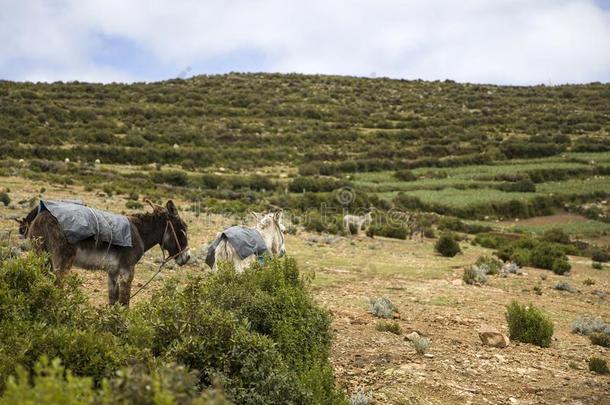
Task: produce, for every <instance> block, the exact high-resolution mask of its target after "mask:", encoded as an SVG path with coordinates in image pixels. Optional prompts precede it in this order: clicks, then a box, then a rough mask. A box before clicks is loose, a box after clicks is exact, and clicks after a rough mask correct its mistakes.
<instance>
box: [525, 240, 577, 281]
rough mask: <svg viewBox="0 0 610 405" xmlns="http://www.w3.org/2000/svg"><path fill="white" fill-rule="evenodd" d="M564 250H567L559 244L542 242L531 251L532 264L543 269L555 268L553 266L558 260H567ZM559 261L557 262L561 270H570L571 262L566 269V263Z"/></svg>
mask: <svg viewBox="0 0 610 405" xmlns="http://www.w3.org/2000/svg"><path fill="white" fill-rule="evenodd" d="M564 252H565V251H564V250H563V248H562V247H561V246H559V245H557V244H553V243H549V242H540V243H539V244H537V245H536V246H535V247H534V248H533V249H532V251H531V254H530V265H531V266H534V267H538V268H541V269H547V270H553V266H554V264H555V262H556V261H557V260H559V262H561V261H565V262H567V257H566V255H565V253H564ZM559 262H557V263H558V267H557V269H558V271H559V272H561V271H563V272H565V271H569V270H570V266H569V264H568V268H567V270H565V268H566V266H565V264H564V263H559ZM557 274H563V273H557Z"/></svg>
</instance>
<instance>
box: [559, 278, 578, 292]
mask: <svg viewBox="0 0 610 405" xmlns="http://www.w3.org/2000/svg"><path fill="white" fill-rule="evenodd" d="M554 288H555V289H556V290H559V291H567V292H571V293H574V292H577V291H578V290H576V288H574V287H572V284H570V283H568V282H567V281H560V282H558V283H557V284H555V287H554Z"/></svg>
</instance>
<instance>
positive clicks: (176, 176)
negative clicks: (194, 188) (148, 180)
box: [152, 170, 189, 187]
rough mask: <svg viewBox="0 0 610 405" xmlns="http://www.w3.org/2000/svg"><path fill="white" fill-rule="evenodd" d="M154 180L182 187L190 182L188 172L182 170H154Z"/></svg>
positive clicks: (158, 182)
mask: <svg viewBox="0 0 610 405" xmlns="http://www.w3.org/2000/svg"><path fill="white" fill-rule="evenodd" d="M152 180H153V181H154V182H155V183H157V184H169V185H172V186H180V187H186V186H187V185H188V183H189V182H188V177H187V175H186V172H183V171H180V170H164V171H158V172H154V173H153V174H152Z"/></svg>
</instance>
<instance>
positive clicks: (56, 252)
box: [22, 200, 190, 306]
mask: <svg viewBox="0 0 610 405" xmlns="http://www.w3.org/2000/svg"><path fill="white" fill-rule="evenodd" d="M151 205H152V206H153V212H150V213H139V214H134V215H131V216H129V217H128V220H129V224H130V227H131V238H132V246H131V247H123V246H116V245H109V244H108V243H106V242H101V241H96V240H95V238H94V237H90V238H87V239H84V240H81V241H79V242H76V243H70V242H68V239H67V238H66V235H65V234H64V231H63V229H62V228H61V226H60V225H59V223H58V222H57V220H56V219H55V217H53V215H51V213H50V212H48V211H42V212H40V213H38V214H37V215H33V216H28V217H29V220H30V222H29V223H27V221H28V217H26V219H24V220H23V221H22V224H23V226H24V228H25V229H26V230H27V237H28V238H29V239H31V240H33V242H34V243H33V244H34V246H36V249H37V250H38V251H46V252H48V253H49V255H50V258H51V264H52V266H53V270H54V271H55V272H56V274H57V276H58V278H59V280H61V278H62V277H63V276H64V275H65V274H66V273H67V272H68V270H70V268H71V267H72V265H77V266H79V267H83V268H86V269H104V270H106V271H107V272H108V302H109V304H110V305H112V304H114V303H116V302H117V301H118V302H119V303H120V304H122V305H125V306H129V299H130V298H131V282H132V281H133V276H134V272H135V265H136V263H138V261H139V260H140V259H141V258H142V256H143V255H144V253H145V252H146V251H148V250H149V249H151V248H152V247H154V246H155V245H160V246H161V249H162V250H164V251H167V252H168V254H169V258H173V259H174V260H175V261H176V263H177V264H178V265H180V266H182V265H184V264H186V263H187V262H188V260H189V258H190V253H189V248H188V238H187V225H186V224H185V223H184V221H183V220H182V219H181V218H180V216H179V215H178V209H177V208H176V205H175V204H174V202H173V201H171V200H170V201H168V202H167V204H166V205H165V207H162V206H160V205H156V204H154V205H153V204H152V203H151Z"/></svg>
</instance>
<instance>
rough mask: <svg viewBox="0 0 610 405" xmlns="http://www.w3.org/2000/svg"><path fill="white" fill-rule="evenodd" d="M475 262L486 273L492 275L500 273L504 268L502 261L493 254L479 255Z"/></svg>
mask: <svg viewBox="0 0 610 405" xmlns="http://www.w3.org/2000/svg"><path fill="white" fill-rule="evenodd" d="M475 264H476V265H477V266H479V267H480V268H482V269H483V270H484V271H485V274H491V275H494V274H498V273H499V272H500V269H501V268H502V262H501V261H500V260H498V259H496V258H495V257H491V256H479V258H478V259H477V261H476V262H475Z"/></svg>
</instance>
